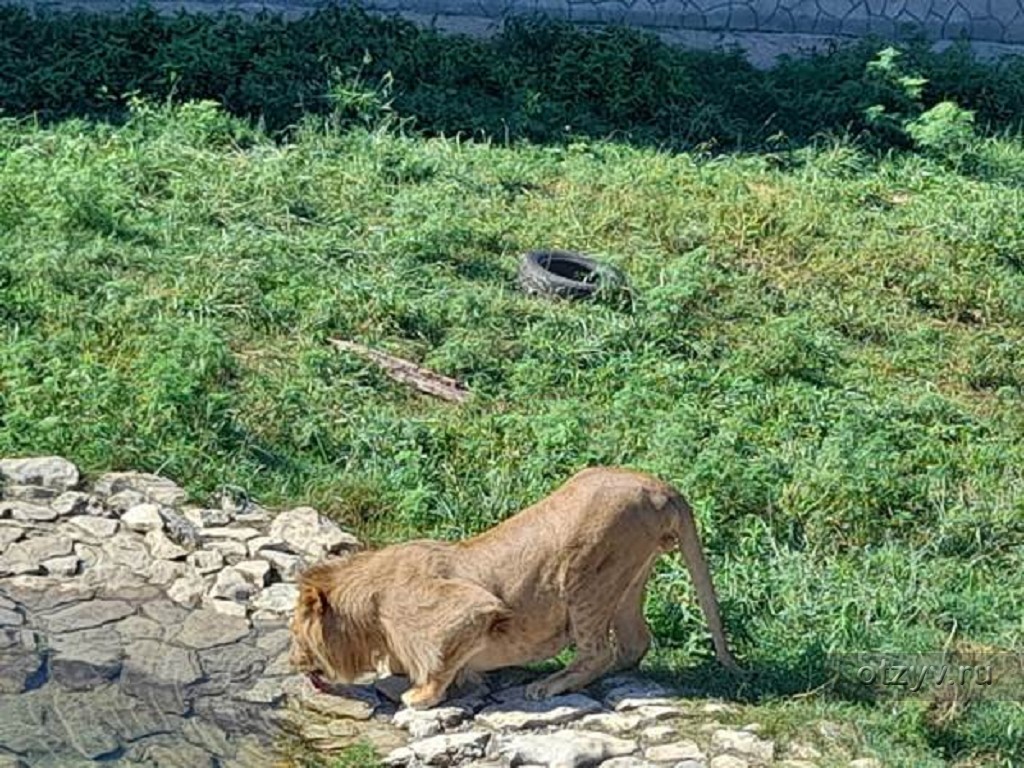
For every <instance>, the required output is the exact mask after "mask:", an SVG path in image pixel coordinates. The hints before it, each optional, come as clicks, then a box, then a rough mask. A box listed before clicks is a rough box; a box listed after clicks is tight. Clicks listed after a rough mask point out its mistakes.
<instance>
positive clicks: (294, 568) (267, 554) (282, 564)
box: [256, 547, 303, 581]
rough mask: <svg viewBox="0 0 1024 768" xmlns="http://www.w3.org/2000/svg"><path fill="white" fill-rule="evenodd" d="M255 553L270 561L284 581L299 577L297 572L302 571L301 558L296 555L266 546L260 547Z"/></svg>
mask: <svg viewBox="0 0 1024 768" xmlns="http://www.w3.org/2000/svg"><path fill="white" fill-rule="evenodd" d="M256 554H257V556H258V557H261V558H263V559H264V560H266V561H267V562H268V563H270V565H271V566H273V568H274V571H275V572H276V573H277V575H278V576H280V577H281V578H282V579H284V580H285V581H295V580H296V579H297V578H298V577H299V573H301V572H302V565H303V563H302V558H301V557H299V556H298V555H291V554H288V553H287V552H279V551H278V550H276V549H269V548H266V547H264V548H263V549H260V550H259V551H258V552H257V553H256Z"/></svg>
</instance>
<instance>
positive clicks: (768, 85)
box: [0, 6, 1024, 150]
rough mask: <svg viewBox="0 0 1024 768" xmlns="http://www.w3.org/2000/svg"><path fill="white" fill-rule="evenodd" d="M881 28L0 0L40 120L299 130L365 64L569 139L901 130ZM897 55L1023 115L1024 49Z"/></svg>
mask: <svg viewBox="0 0 1024 768" xmlns="http://www.w3.org/2000/svg"><path fill="white" fill-rule="evenodd" d="M879 48H880V44H879V43H877V42H871V41H868V42H865V43H863V44H861V45H859V46H854V47H850V48H845V49H843V50H841V51H840V52H838V53H835V54H832V55H828V56H825V55H822V56H816V57H813V58H810V59H795V60H784V61H782V62H781V63H780V64H779V65H778V66H776V67H775V68H773V69H771V70H767V71H759V70H757V69H755V68H753V67H752V66H751V65H749V64H748V63H747V62H746V61H745V60H744V59H743V57H742V56H741V55H740V54H738V53H733V54H723V53H710V52H699V51H687V50H680V49H675V48H672V47H669V46H667V45H664V44H663V43H661V42H659V40H658V39H657V38H656V37H654V36H653V35H651V34H646V33H643V32H638V31H635V30H629V29H625V28H610V29H606V30H600V31H593V30H591V31H581V30H578V29H575V28H573V27H572V26H570V25H567V24H559V23H552V22H535V21H518V22H513V23H510V24H509V25H508V26H507V27H506V28H505V29H504V31H503V32H502V33H501V34H499V35H498V36H496V37H495V38H493V39H491V40H473V39H469V38H463V37H458V38H446V37H441V36H439V35H437V34H435V33H433V32H430V31H424V30H421V29H418V28H416V27H414V26H413V25H411V24H410V23H408V22H405V21H402V20H400V19H397V18H395V19H380V18H375V17H371V16H367V15H366V14H364V13H362V12H360V11H358V10H352V9H343V8H339V7H332V8H327V9H325V10H322V11H320V12H318V13H316V14H314V15H311V16H309V17H306V18H303V19H299V20H295V21H287V22H286V21H284V20H283V19H282V18H280V17H278V16H271V15H261V16H258V17H256V18H255V19H251V18H250V19H247V18H243V17H239V16H231V15H221V16H190V15H184V14H183V15H180V16H177V17H173V18H168V17H162V16H159V15H157V14H156V13H155V12H153V11H151V10H147V9H145V8H141V9H138V10H136V11H133V12H132V13H129V14H126V15H124V16H117V17H110V16H99V15H86V14H55V15H53V16H43V17H42V19H41V20H40V19H35V18H33V17H32V16H31V15H29V13H28V12H26V11H24V10H22V9H20V8H15V7H11V6H5V7H2V8H0V72H2V73H3V75H4V76H3V77H2V78H0V111H2V112H3V113H6V114H7V115H13V116H19V115H21V116H25V115H30V114H32V115H38V116H39V118H40V119H42V120H44V121H50V120H54V119H59V118H64V117H71V116H78V117H103V118H108V119H115V120H121V119H124V118H125V117H126V115H127V107H128V103H127V100H126V99H125V95H128V94H133V93H134V94H137V95H140V96H143V97H145V98H147V99H150V100H153V101H156V102H164V101H166V100H168V99H171V100H173V101H179V102H180V101H190V100H201V99H212V100H215V101H217V102H218V103H220V104H222V105H223V106H224V107H225V108H226V109H227V110H228V111H229V112H230V113H233V114H235V115H238V116H242V117H246V118H250V119H252V120H261V121H263V123H264V124H265V125H266V127H267V128H268V129H269V130H270V131H271V132H274V133H281V132H284V133H287V131H288V130H289V128H290V127H292V126H294V125H295V124H296V123H298V122H299V121H301V119H302V118H303V116H304V115H306V114H309V113H316V114H327V113H329V112H331V111H332V109H333V104H332V98H331V96H330V94H331V93H332V91H333V92H334V93H337V91H338V90H339V89H341V90H344V89H345V88H346V87H347V85H348V84H349V83H351V82H352V81H353V80H354V79H358V80H359V81H360V82H362V83H364V84H369V85H371V86H373V85H377V84H381V83H385V82H386V83H387V84H388V87H389V89H390V90H391V93H392V97H393V102H394V106H395V108H396V109H397V110H398V112H399V113H401V114H402V115H404V116H405V117H408V118H414V119H415V124H416V126H417V127H418V128H419V129H420V130H422V131H424V132H426V133H428V134H430V135H439V134H446V135H449V136H451V135H455V134H459V133H461V134H463V135H466V136H476V137H479V136H480V135H488V136H491V137H495V138H496V139H497V140H501V141H504V140H506V139H511V140H515V139H520V138H526V139H530V140H532V141H543V142H552V141H558V142H564V141H572V140H574V139H575V138H578V137H581V136H587V137H592V138H604V137H606V136H609V135H614V136H615V137H616V138H617V139H618V140H629V141H632V142H633V143H643V144H648V145H656V146H660V147H667V148H674V149H680V148H690V147H694V146H696V145H702V146H704V147H705V148H707V147H710V148H713V149H716V150H717V149H731V148H737V147H739V148H745V149H753V148H757V147H769V148H773V149H778V148H780V147H785V146H792V145H796V144H803V143H806V142H807V141H808V140H810V139H813V138H815V137H819V136H821V135H822V134H823V133H832V134H840V135H842V134H845V133H851V134H854V135H860V134H863V136H862V137H861V140H862V141H864V140H870V141H871V142H872V143H873V144H874V145H875V146H878V147H888V146H903V145H905V144H906V143H907V136H906V134H905V133H903V132H902V131H886V130H883V129H881V128H879V126H877V125H875V124H873V123H872V122H871V121H870V120H869V119H867V117H866V116H865V110H867V109H868V108H870V107H873V106H876V105H881V106H883V107H884V108H885V109H887V110H889V111H894V110H895V111H900V110H901V109H905V108H906V106H907V103H906V102H907V94H906V92H905V88H904V86H903V85H902V84H901V83H900V82H899V77H895V78H894V77H888V76H886V73H887V72H889V71H890V70H892V68H893V66H889V67H886V66H884V65H883V66H881V67H876V68H875V69H868V68H866V67H865V65H866V64H867V63H868V62H870V61H871V60H872V59H873V58H874V57H875V55H876V53H877V51H878V49H879ZM904 58H905V62H902V63H900V62H894V61H890V62H889V64H890V65H895V66H896V67H897V68H899V67H904V68H905V69H906V70H907V71H910V72H913V73H915V74H914V75H912V76H911V75H904V77H911V78H917V79H919V80H921V93H920V103H921V107H922V109H921V110H920V111H924V110H927V109H930V108H932V107H935V106H936V105H938V104H941V103H943V102H952V103H956V104H958V105H959V106H960V107H962V108H963V109H965V110H970V111H972V112H973V113H974V114H975V116H976V121H977V125H978V127H979V128H980V129H982V130H983V131H991V132H1000V131H1004V130H1012V131H1016V130H1018V129H1019V128H1020V125H1021V117H1022V115H1024V61H1022V60H1021V59H1020V58H1019V57H1008V58H1006V59H1004V60H1002V61H1000V62H993V63H984V62H980V61H977V60H975V59H974V58H972V56H971V55H970V53H969V52H968V50H967V49H965V48H962V47H954V48H952V49H950V50H948V51H946V52H944V53H932V52H930V51H929V50H928V48H927V47H926V46H924V45H917V46H911V47H910V48H909V49H908V50H907V51H906V52H905V55H904Z"/></svg>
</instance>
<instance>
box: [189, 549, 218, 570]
mask: <svg viewBox="0 0 1024 768" xmlns="http://www.w3.org/2000/svg"><path fill="white" fill-rule="evenodd" d="M185 561H186V562H187V563H188V564H189V565H191V566H192V567H193V568H195V569H196V572H197V573H201V574H203V575H205V574H208V573H216V572H217V571H219V570H220V569H221V568H223V567H224V555H222V554H221V553H220V552H218V551H217V550H209V549H200V550H197V551H195V552H192V553H191V554H189V555H188V557H186V558H185Z"/></svg>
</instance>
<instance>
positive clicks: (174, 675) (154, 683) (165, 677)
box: [121, 640, 203, 714]
mask: <svg viewBox="0 0 1024 768" xmlns="http://www.w3.org/2000/svg"><path fill="white" fill-rule="evenodd" d="M124 651H125V658H124V661H123V671H122V674H121V686H122V688H123V689H124V690H125V692H126V693H128V694H129V695H132V696H136V697H137V698H139V699H141V700H142V701H144V702H147V703H148V704H150V705H151V706H153V707H155V708H156V709H159V710H160V711H162V712H170V713H175V714H182V713H185V712H187V711H188V710H189V706H190V704H189V700H188V689H189V687H190V686H192V685H194V684H196V683H198V682H199V681H200V680H202V678H203V672H202V670H201V669H200V668H199V662H198V661H197V659H196V657H195V654H194V653H193V652H191V651H188V650H186V649H184V648H179V647H177V646H174V645H169V644H167V643H161V642H159V641H157V640H135V641H134V642H131V643H129V644H128V645H127V646H125V649H124Z"/></svg>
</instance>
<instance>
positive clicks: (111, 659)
mask: <svg viewBox="0 0 1024 768" xmlns="http://www.w3.org/2000/svg"><path fill="white" fill-rule="evenodd" d="M49 644H50V649H51V651H52V652H53V655H52V657H51V658H50V676H51V678H52V679H53V680H55V681H56V682H58V683H60V684H61V685H62V686H64V687H65V688H67V689H69V690H73V691H82V690H89V689H92V688H95V687H97V686H99V685H102V684H104V683H106V682H108V681H110V680H112V679H114V678H115V677H116V676H117V674H118V673H119V672H120V671H121V657H122V656H123V651H122V647H121V636H120V635H119V634H118V632H117V630H116V629H114V628H113V627H99V628H95V629H84V630H82V631H80V632H64V633H61V634H55V635H52V636H51V637H50V638H49Z"/></svg>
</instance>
